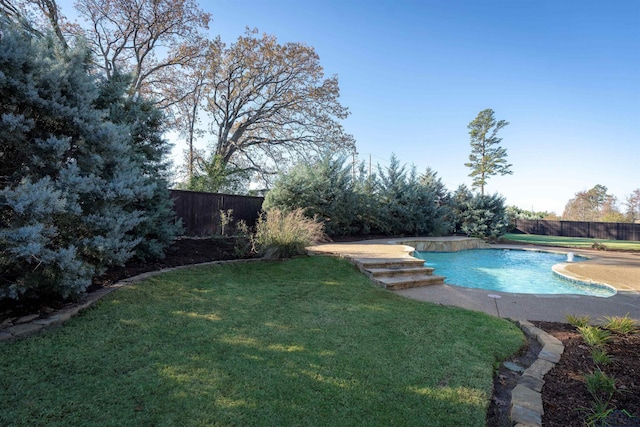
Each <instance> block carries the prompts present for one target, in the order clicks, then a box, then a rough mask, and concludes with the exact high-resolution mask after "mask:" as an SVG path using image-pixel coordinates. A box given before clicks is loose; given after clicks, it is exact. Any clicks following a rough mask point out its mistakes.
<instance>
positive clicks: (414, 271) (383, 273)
mask: <svg viewBox="0 0 640 427" xmlns="http://www.w3.org/2000/svg"><path fill="white" fill-rule="evenodd" d="M366 271H367V272H369V274H370V275H371V276H372V277H375V278H378V277H400V276H418V275H421V274H422V275H425V276H429V275H431V274H433V268H432V267H391V268H366Z"/></svg>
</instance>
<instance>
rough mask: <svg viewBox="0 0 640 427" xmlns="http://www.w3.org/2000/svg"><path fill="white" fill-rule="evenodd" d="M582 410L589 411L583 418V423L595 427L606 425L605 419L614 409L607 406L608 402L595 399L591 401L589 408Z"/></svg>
mask: <svg viewBox="0 0 640 427" xmlns="http://www.w3.org/2000/svg"><path fill="white" fill-rule="evenodd" d="M582 409H584V408H582ZM584 410H585V411H587V412H589V415H587V418H586V419H585V425H586V426H588V427H595V426H604V425H608V424H606V419H607V418H609V416H610V415H611V413H612V412H613V411H614V408H612V407H610V406H609V402H601V401H599V400H596V401H595V402H593V406H592V407H591V408H589V409H584Z"/></svg>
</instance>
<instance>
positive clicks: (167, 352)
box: [0, 257, 524, 427]
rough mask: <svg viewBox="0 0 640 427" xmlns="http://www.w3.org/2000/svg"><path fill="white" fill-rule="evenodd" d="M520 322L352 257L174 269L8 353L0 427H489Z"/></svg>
mask: <svg viewBox="0 0 640 427" xmlns="http://www.w3.org/2000/svg"><path fill="white" fill-rule="evenodd" d="M523 344H524V337H523V335H522V333H521V331H520V330H519V329H518V328H517V327H516V326H515V325H513V324H512V323H510V322H507V321H505V320H501V319H497V318H493V317H490V316H488V315H484V314H481V313H476V312H471V311H465V310H462V309H456V308H446V307H441V306H436V305H432V304H427V303H420V302H416V301H412V300H409V299H405V298H402V297H399V296H397V295H394V294H392V293H391V292H388V291H385V290H382V289H379V288H377V287H375V286H374V285H373V284H372V283H371V282H370V281H369V280H368V279H367V278H365V277H364V276H363V275H362V274H360V273H359V272H357V271H356V269H355V268H354V267H353V266H351V265H350V264H348V263H347V262H345V261H344V260H339V259H334V258H329V257H312V258H298V259H294V260H289V261H284V262H268V263H267V262H259V263H249V264H227V265H222V266H210V267H200V268H192V269H188V270H180V271H175V272H172V273H168V274H164V275H161V276H157V277H156V278H153V279H150V280H147V281H145V282H143V283H140V284H137V285H134V286H130V287H128V288H123V289H121V290H118V291H116V292H114V293H112V294H110V295H109V296H107V297H106V298H105V299H103V300H102V301H101V302H99V303H98V304H97V305H95V306H94V307H92V308H90V309H89V310H87V311H86V312H84V313H83V314H81V315H80V316H78V317H76V318H74V319H72V320H71V321H69V322H68V323H66V324H65V325H64V326H63V327H61V328H59V329H56V330H53V331H49V332H47V333H45V334H42V335H39V336H35V337H31V338H29V339H25V340H21V341H16V342H9V343H6V342H5V343H1V344H0V360H2V363H1V364H0V425H3V426H5V425H7V426H9V425H11V426H13V425H16V426H39V425H40V426H70V425H82V426H93V425H95V426H123V425H127V426H175V425H183V426H203V425H219V426H223V425H224V426H226V425H233V426H251V425H260V426H263V425H273V426H289V425H326V426H339V425H343V426H353V425H381V426H390V425H429V426H447V427H448V426H484V423H485V412H486V407H487V405H488V401H489V398H490V396H491V389H492V374H493V370H494V367H495V365H496V362H497V361H499V360H501V359H503V358H504V357H506V356H507V355H510V354H512V353H513V352H515V351H517V350H518V348H519V347H520V346H522V345H523Z"/></svg>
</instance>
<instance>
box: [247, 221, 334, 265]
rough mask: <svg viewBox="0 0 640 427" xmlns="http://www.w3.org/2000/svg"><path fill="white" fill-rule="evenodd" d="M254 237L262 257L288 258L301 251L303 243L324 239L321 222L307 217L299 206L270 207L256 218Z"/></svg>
mask: <svg viewBox="0 0 640 427" xmlns="http://www.w3.org/2000/svg"><path fill="white" fill-rule="evenodd" d="M254 239H255V240H254V241H255V247H256V250H257V252H258V253H261V254H263V255H264V256H265V257H266V258H269V259H278V258H289V257H292V256H295V255H301V254H304V253H305V248H306V247H307V246H309V245H310V244H312V243H313V242H317V241H321V240H324V239H325V234H324V226H323V225H322V223H320V222H318V221H316V220H315V219H310V218H307V217H306V216H305V215H304V213H303V211H302V209H296V210H293V211H291V212H284V211H281V210H280V209H271V210H269V211H268V212H266V214H263V215H262V216H261V217H260V218H259V219H258V222H257V224H256V234H255V237H254Z"/></svg>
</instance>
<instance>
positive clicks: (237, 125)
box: [205, 30, 355, 179]
mask: <svg viewBox="0 0 640 427" xmlns="http://www.w3.org/2000/svg"><path fill="white" fill-rule="evenodd" d="M208 69H209V74H208V76H207V77H208V87H207V90H206V106H205V110H206V111H207V113H208V114H209V115H210V116H211V118H212V119H213V126H214V127H213V128H212V133H213V134H214V136H215V144H214V147H213V148H214V155H215V157H216V158H217V159H218V161H219V162H221V165H222V166H223V167H226V166H228V165H231V166H233V167H234V168H236V170H238V172H240V171H244V172H246V171H247V170H252V171H254V172H256V173H258V174H260V176H261V177H262V178H263V179H267V177H268V175H269V174H273V173H275V172H276V171H277V170H278V169H279V167H281V166H284V165H285V164H287V163H288V162H289V161H292V160H295V159H299V158H310V157H312V156H313V155H315V154H318V153H322V152H324V151H326V150H333V151H347V152H351V151H353V149H354V146H355V144H354V140H353V137H352V136H351V135H349V134H347V133H345V132H344V129H343V127H342V125H341V124H340V122H339V120H340V119H344V118H346V117H347V116H348V114H349V112H348V109H347V108H346V107H343V106H342V105H341V104H340V103H339V101H338V97H339V87H338V78H337V77H336V76H333V77H330V78H328V79H325V78H324V72H323V69H322V67H321V66H320V61H319V57H318V55H317V54H316V52H315V50H314V49H313V48H312V47H309V46H306V45H304V44H301V43H286V44H279V43H278V42H277V40H276V38H275V37H274V36H271V35H266V34H265V35H262V36H261V37H259V36H257V30H247V33H246V34H245V35H244V36H241V37H239V38H238V40H237V41H236V42H235V43H233V44H231V45H230V46H228V47H225V48H224V49H223V50H222V51H221V52H220V54H219V55H217V56H215V57H213V58H211V61H210V65H209V67H208ZM240 165H242V167H240Z"/></svg>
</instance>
